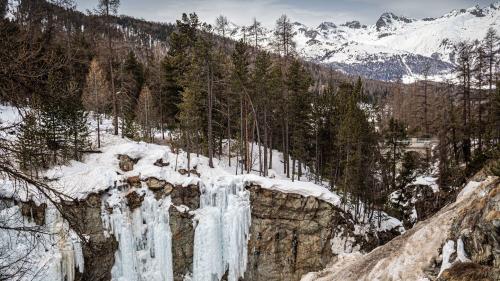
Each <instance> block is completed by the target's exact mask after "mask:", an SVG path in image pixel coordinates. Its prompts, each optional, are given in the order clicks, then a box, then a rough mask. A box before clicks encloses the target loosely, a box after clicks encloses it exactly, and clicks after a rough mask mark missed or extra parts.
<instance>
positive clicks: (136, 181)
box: [127, 176, 141, 187]
mask: <svg viewBox="0 0 500 281" xmlns="http://www.w3.org/2000/svg"><path fill="white" fill-rule="evenodd" d="M127 183H128V184H129V185H130V186H131V187H141V178H140V177H139V176H133V177H128V178H127Z"/></svg>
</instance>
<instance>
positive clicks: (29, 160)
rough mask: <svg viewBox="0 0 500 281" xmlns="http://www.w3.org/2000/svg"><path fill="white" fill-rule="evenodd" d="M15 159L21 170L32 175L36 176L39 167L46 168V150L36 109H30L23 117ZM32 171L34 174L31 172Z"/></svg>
mask: <svg viewBox="0 0 500 281" xmlns="http://www.w3.org/2000/svg"><path fill="white" fill-rule="evenodd" d="M15 148H16V154H17V155H16V159H17V160H18V162H19V166H20V168H21V169H22V170H24V171H27V172H29V173H30V174H31V175H32V176H38V172H39V170H40V169H41V168H47V163H46V161H45V160H46V159H45V156H46V151H47V147H46V146H45V142H44V139H43V137H42V128H41V127H40V123H39V121H38V116H37V114H36V111H31V112H28V114H26V116H25V117H24V118H23V122H22V124H21V126H20V128H19V132H18V136H17V140H16V145H15ZM32 172H34V173H35V174H32Z"/></svg>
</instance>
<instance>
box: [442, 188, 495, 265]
mask: <svg viewBox="0 0 500 281" xmlns="http://www.w3.org/2000/svg"><path fill="white" fill-rule="evenodd" d="M486 190H488V192H487V193H486V194H485V195H484V196H483V197H480V198H476V199H475V200H474V201H472V202H471V204H470V207H469V208H467V209H465V210H464V211H463V212H460V213H459V214H458V216H457V218H456V219H455V221H454V222H453V226H452V231H451V234H450V239H454V240H456V239H458V238H461V239H462V241H463V242H464V250H465V252H466V253H467V255H468V257H469V258H470V259H471V261H472V262H473V263H475V264H477V265H481V266H486V267H489V268H490V269H491V270H493V269H494V268H496V269H500V242H499V241H500V216H499V215H498V213H499V210H500V207H499V206H500V178H497V179H496V180H495V181H493V182H492V183H491V184H490V186H488V187H487V189H486Z"/></svg>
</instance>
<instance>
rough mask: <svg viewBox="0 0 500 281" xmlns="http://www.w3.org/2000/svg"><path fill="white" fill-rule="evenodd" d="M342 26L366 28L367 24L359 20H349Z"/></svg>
mask: <svg viewBox="0 0 500 281" xmlns="http://www.w3.org/2000/svg"><path fill="white" fill-rule="evenodd" d="M340 26H346V27H349V28H352V29H360V28H366V25H361V23H360V22H359V21H357V20H353V21H348V22H346V23H344V24H341V25H340Z"/></svg>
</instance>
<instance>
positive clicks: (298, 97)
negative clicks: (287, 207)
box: [287, 60, 311, 181]
mask: <svg viewBox="0 0 500 281" xmlns="http://www.w3.org/2000/svg"><path fill="white" fill-rule="evenodd" d="M309 86H310V77H309V76H308V75H307V74H306V70H305V69H304V68H303V67H302V65H301V63H300V62H299V61H298V60H294V61H293V62H292V63H291V65H290V68H289V70H288V75H287V88H288V93H289V96H290V98H289V100H290V101H289V102H290V105H289V110H290V117H291V120H290V124H291V128H290V135H291V136H290V156H291V157H292V159H293V160H292V162H293V163H292V181H293V180H294V177H295V167H296V165H295V162H296V160H297V159H298V169H299V170H298V179H299V180H300V177H301V174H302V164H303V162H304V161H307V152H308V151H309V149H310V148H309V144H310V137H309V132H310V131H311V128H310V125H311V124H310V122H311V121H310V112H311V109H310V106H311V94H310V93H309V92H308V89H309ZM301 161H302V163H301Z"/></svg>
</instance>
